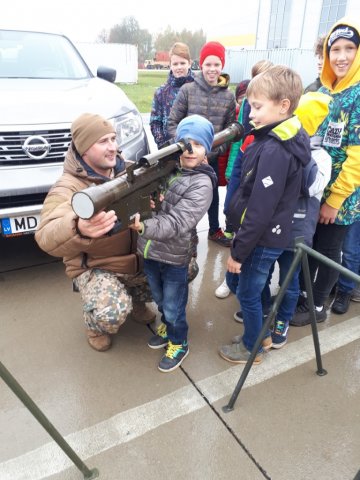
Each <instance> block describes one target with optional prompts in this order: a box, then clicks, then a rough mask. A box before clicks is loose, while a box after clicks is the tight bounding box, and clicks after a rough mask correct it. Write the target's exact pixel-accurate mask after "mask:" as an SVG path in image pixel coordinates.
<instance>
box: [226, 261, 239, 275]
mask: <svg viewBox="0 0 360 480" xmlns="http://www.w3.org/2000/svg"><path fill="white" fill-rule="evenodd" d="M226 266H227V269H228V271H229V272H230V273H240V272H241V263H239V262H237V261H236V260H234V259H233V258H232V257H229V258H228V260H227V264H226Z"/></svg>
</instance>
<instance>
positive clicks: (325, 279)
mask: <svg viewBox="0 0 360 480" xmlns="http://www.w3.org/2000/svg"><path fill="white" fill-rule="evenodd" d="M349 226H350V225H336V224H335V223H331V224H328V225H324V224H322V223H318V225H317V227H316V232H315V235H314V243H313V249H314V250H316V251H317V252H319V253H321V254H322V255H325V256H326V257H328V258H330V259H331V260H334V262H336V263H339V264H341V251H342V245H343V242H344V238H345V235H346V232H347V230H348V228H349ZM309 268H310V275H311V278H312V279H315V280H314V282H313V295H314V303H315V305H316V306H319V307H320V306H321V305H324V303H325V300H326V299H327V298H328V296H329V295H330V292H331V290H332V288H333V286H334V285H335V283H336V282H337V279H338V277H339V272H338V271H337V270H335V269H334V268H332V267H328V266H327V265H325V264H324V263H322V262H319V261H318V260H316V259H315V258H314V257H310V256H309Z"/></svg>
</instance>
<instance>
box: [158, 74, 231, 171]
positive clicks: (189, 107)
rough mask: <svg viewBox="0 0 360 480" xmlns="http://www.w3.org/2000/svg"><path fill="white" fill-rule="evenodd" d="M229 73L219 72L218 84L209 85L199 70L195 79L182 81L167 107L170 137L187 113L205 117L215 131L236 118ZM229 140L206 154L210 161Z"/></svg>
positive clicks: (225, 147) (224, 147)
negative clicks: (186, 81) (172, 103)
mask: <svg viewBox="0 0 360 480" xmlns="http://www.w3.org/2000/svg"><path fill="white" fill-rule="evenodd" d="M229 83H230V77H229V75H227V74H226V73H223V74H221V75H220V77H219V81H218V84H217V85H215V86H211V85H209V84H208V83H207V82H206V81H205V79H204V76H203V74H202V72H200V73H199V74H198V75H197V76H196V77H195V80H194V81H193V82H191V83H186V84H185V85H183V86H182V87H181V88H180V90H179V93H178V95H177V97H176V100H175V102H174V105H173V106H172V108H171V110H170V115H169V120H168V133H169V135H170V137H171V138H174V137H175V136H176V127H177V126H178V124H179V123H180V121H181V120H182V119H183V118H185V117H188V116H189V115H195V114H197V115H201V116H202V117H205V118H207V119H208V120H209V121H210V122H211V123H212V124H213V127H214V131H215V133H218V132H220V131H221V130H223V129H224V128H226V127H227V126H228V125H230V123H232V122H234V121H235V118H236V102H235V95H234V94H233V92H232V91H231V90H229V88H228V87H229ZM228 146H229V144H225V143H224V144H222V145H220V146H219V147H217V148H216V149H214V150H212V153H210V154H209V155H208V159H209V161H210V162H212V161H214V160H216V158H217V156H218V155H219V154H221V153H224V152H225V151H226V150H227V148H228Z"/></svg>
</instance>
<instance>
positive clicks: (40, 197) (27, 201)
mask: <svg viewBox="0 0 360 480" xmlns="http://www.w3.org/2000/svg"><path fill="white" fill-rule="evenodd" d="M46 195H47V193H46V192H45V193H32V194H28V195H11V196H9V197H0V209H2V208H13V207H27V206H32V205H41V204H42V203H43V202H44V200H45V197H46Z"/></svg>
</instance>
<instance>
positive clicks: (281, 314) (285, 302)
mask: <svg viewBox="0 0 360 480" xmlns="http://www.w3.org/2000/svg"><path fill="white" fill-rule="evenodd" d="M294 257H295V254H294V252H292V251H290V250H284V251H283V253H282V254H281V255H280V257H279V258H278V260H277V261H278V264H279V285H280V287H281V285H282V284H283V283H284V280H285V277H286V275H287V273H288V271H289V270H290V266H291V264H292V262H293V260H294ZM300 268H301V262H299V263H298V265H297V267H296V270H295V272H294V275H293V276H292V279H291V280H290V283H289V285H288V288H287V289H286V291H285V295H284V297H283V299H282V302H281V304H280V305H279V310H278V312H277V314H276V318H277V320H281V321H282V322H289V321H290V320H291V319H292V317H293V315H294V313H295V309H296V305H297V301H298V298H299V293H300V286H299V273H300Z"/></svg>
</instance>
